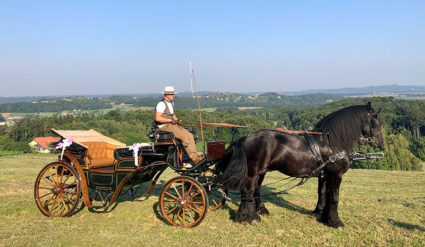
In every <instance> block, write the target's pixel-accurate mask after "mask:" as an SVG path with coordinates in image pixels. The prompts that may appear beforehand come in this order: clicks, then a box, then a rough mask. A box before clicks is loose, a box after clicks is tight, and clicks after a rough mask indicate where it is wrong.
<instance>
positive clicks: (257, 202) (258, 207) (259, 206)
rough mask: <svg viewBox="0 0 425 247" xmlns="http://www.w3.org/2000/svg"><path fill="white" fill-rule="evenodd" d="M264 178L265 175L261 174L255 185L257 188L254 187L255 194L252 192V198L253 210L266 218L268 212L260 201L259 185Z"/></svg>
mask: <svg viewBox="0 0 425 247" xmlns="http://www.w3.org/2000/svg"><path fill="white" fill-rule="evenodd" d="M265 176H266V174H261V175H260V177H259V178H258V183H257V186H256V187H255V192H254V198H255V210H256V211H257V212H258V213H259V214H261V215H266V216H268V215H269V210H267V208H266V206H265V205H264V203H263V202H262V201H261V195H260V190H261V184H262V183H263V180H264V177H265Z"/></svg>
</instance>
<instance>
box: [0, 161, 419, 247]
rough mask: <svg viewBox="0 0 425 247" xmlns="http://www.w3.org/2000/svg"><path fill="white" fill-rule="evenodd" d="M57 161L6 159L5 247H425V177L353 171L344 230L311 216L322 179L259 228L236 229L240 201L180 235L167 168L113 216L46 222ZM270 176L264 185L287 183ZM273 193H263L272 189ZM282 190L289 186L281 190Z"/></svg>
mask: <svg viewBox="0 0 425 247" xmlns="http://www.w3.org/2000/svg"><path fill="white" fill-rule="evenodd" d="M55 157H56V156H55V155H35V154H26V155H18V156H13V157H1V158H0V246H77V245H78V246H80V245H81V246H185V247H186V246H294V245H295V246H323V245H324V246H424V245H425V172H399V171H375V170H354V169H352V170H349V171H348V173H347V174H346V175H345V176H344V179H343V182H342V186H341V194H340V204H339V205H340V207H339V213H340V217H341V219H342V220H343V221H344V223H345V228H344V229H333V228H329V227H327V226H325V225H323V224H322V223H320V222H318V221H317V219H316V217H315V216H314V215H312V214H311V211H312V210H313V209H314V207H315V203H316V198H317V196H316V189H317V184H316V183H317V180H316V179H311V180H310V181H308V182H307V183H306V184H305V185H303V186H302V187H298V188H295V189H293V190H291V191H289V192H288V193H287V194H283V195H279V196H272V197H267V198H265V202H266V206H267V207H268V209H269V211H270V213H271V215H270V216H268V217H262V222H260V223H255V224H254V225H248V226H246V225H241V224H237V223H234V222H233V221H231V219H230V218H233V217H234V215H235V212H236V210H237V207H238V205H239V201H238V198H237V196H235V195H233V198H234V199H235V200H234V202H230V203H228V204H227V206H226V207H224V209H223V210H218V211H215V212H208V214H207V217H206V218H205V220H204V221H203V222H202V223H201V224H200V225H199V226H198V227H196V228H192V229H179V228H175V227H172V226H168V225H166V224H165V223H164V222H163V221H162V220H161V219H160V217H159V213H158V208H157V205H158V204H157V200H158V194H159V193H160V190H161V188H162V186H163V185H164V184H165V182H166V181H167V180H168V179H170V178H172V177H174V176H176V174H174V173H173V171H172V170H171V169H168V170H167V172H166V173H165V174H163V177H162V178H161V179H160V181H159V184H158V185H157V186H156V188H155V190H154V191H153V192H152V195H151V196H150V197H148V198H138V199H137V200H135V201H132V200H131V199H130V197H129V196H127V195H124V196H122V197H120V198H119V203H118V205H117V206H116V207H115V208H114V209H113V210H112V211H110V212H106V213H93V212H89V211H88V209H87V208H82V209H81V210H80V211H79V212H77V213H76V214H74V215H73V216H71V217H65V218H47V217H45V216H43V215H42V214H41V213H40V212H39V211H38V209H37V207H36V205H35V203H34V199H33V185H34V181H35V178H36V176H37V174H38V173H39V171H40V170H41V168H42V167H43V166H44V165H46V164H47V163H49V162H50V161H53V160H54V159H55ZM283 177H284V176H283V175H282V174H279V173H277V172H271V173H269V174H268V175H267V176H266V181H265V184H268V183H270V182H273V181H276V180H277V179H279V178H283ZM271 186H274V184H272V185H269V186H267V187H266V188H264V191H265V192H266V193H267V191H270V190H272V189H273V188H271ZM277 187H278V189H281V188H282V187H280V186H279V184H277Z"/></svg>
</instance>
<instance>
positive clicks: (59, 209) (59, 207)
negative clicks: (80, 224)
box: [57, 194, 62, 216]
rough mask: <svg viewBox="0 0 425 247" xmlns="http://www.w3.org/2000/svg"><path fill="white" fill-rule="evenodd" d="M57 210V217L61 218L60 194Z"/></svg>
mask: <svg viewBox="0 0 425 247" xmlns="http://www.w3.org/2000/svg"><path fill="white" fill-rule="evenodd" d="M57 209H58V215H59V216H62V214H61V211H62V210H61V200H60V194H59V195H58V206H57Z"/></svg>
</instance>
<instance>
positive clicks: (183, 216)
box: [182, 208, 186, 226]
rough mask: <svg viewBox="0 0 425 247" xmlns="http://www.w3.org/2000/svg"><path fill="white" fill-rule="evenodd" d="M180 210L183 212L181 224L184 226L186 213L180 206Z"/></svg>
mask: <svg viewBox="0 0 425 247" xmlns="http://www.w3.org/2000/svg"><path fill="white" fill-rule="evenodd" d="M182 211H183V213H182V219H183V221H182V222H183V225H184V226H185V225H186V216H185V214H186V212H185V211H184V208H182Z"/></svg>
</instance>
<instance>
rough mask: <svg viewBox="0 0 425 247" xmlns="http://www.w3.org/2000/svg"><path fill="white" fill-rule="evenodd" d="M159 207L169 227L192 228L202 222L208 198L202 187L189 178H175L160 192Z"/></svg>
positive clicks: (206, 209)
mask: <svg viewBox="0 0 425 247" xmlns="http://www.w3.org/2000/svg"><path fill="white" fill-rule="evenodd" d="M159 207H160V211H161V214H162V217H163V218H164V219H165V220H166V221H167V222H168V223H169V224H171V225H173V226H178V227H194V226H197V225H198V224H200V223H201V222H202V220H204V218H205V215H206V214H207V211H208V198H207V193H206V191H205V189H204V187H203V186H202V185H201V184H200V183H199V182H198V181H196V180H194V179H193V178H191V177H186V176H181V177H175V178H173V179H171V180H170V181H168V182H167V183H166V184H165V186H164V188H163V189H162V191H161V195H160V197H159Z"/></svg>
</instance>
